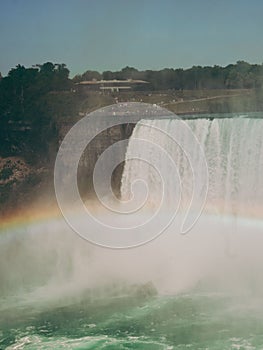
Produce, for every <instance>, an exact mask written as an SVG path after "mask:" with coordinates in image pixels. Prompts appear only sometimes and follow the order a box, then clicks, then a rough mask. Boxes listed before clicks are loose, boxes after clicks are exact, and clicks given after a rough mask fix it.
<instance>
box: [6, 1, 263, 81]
mask: <svg viewBox="0 0 263 350" xmlns="http://www.w3.org/2000/svg"><path fill="white" fill-rule="evenodd" d="M262 18H263V0H246V1H245V0H0V72H1V73H2V75H6V74H7V73H8V71H9V70H10V69H11V68H13V67H15V66H16V65H17V64H22V65H25V66H26V67H30V66H32V65H34V64H37V63H44V62H47V61H51V62H54V63H65V64H66V65H67V67H68V68H69V69H70V72H71V76H74V75H75V74H78V73H79V74H81V73H84V72H85V71H86V70H98V71H100V72H102V71H105V70H120V69H121V68H123V67H125V66H131V67H135V68H137V69H140V70H143V69H162V68H165V67H167V68H187V67H192V66H193V65H201V66H205V65H212V66H213V65H222V66H225V65H227V64H230V63H235V62H236V61H238V60H245V61H247V62H250V63H260V64H261V63H262V62H263V45H262V44H263V38H262V36H263V20H262Z"/></svg>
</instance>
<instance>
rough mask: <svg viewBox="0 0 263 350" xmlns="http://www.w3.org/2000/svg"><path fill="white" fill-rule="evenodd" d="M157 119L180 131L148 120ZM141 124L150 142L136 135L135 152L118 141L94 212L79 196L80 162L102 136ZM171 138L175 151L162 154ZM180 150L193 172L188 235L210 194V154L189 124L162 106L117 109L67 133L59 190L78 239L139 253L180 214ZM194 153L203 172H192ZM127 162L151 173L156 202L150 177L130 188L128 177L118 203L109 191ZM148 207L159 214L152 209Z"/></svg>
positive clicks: (103, 165) (103, 171)
mask: <svg viewBox="0 0 263 350" xmlns="http://www.w3.org/2000/svg"><path fill="white" fill-rule="evenodd" d="M159 118H161V119H162V118H170V119H174V120H177V122H178V123H177V129H176V132H174V131H173V133H171V132H169V130H163V129H162V128H161V127H158V126H154V125H153V124H151V119H159ZM142 119H143V120H142ZM139 121H140V127H142V126H143V128H144V130H145V134H147V138H144V137H140V138H137V137H136V135H134V136H135V137H133V139H132V142H133V143H136V147H132V148H130V147H128V146H129V141H128V140H122V141H119V142H116V143H115V144H113V145H112V146H110V147H108V148H107V149H106V150H105V151H104V152H103V153H102V155H101V156H100V157H99V159H98V160H97V163H96V165H95V168H94V176H93V182H94V188H95V192H96V195H97V198H98V200H99V202H100V204H101V210H100V212H99V214H96V213H94V212H92V211H91V210H90V209H89V208H88V207H87V206H86V205H85V204H84V202H83V200H82V198H81V196H80V194H79V189H78V183H77V171H78V164H79V160H80V158H81V156H82V154H83V152H84V150H85V148H86V147H87V145H88V144H89V143H90V142H91V141H92V139H94V138H95V137H96V136H97V135H99V134H100V133H101V132H102V131H104V130H107V129H109V128H111V127H117V126H118V127H121V126H122V125H126V124H129V123H133V124H134V123H138V122H139ZM167 140H169V142H170V143H171V144H172V145H173V146H172V147H170V149H169V150H168V149H166V148H165V144H166V143H167ZM127 147H128V150H127V152H126V149H127ZM145 148H146V149H147V148H148V149H150V150H151V152H152V153H153V154H154V157H151V158H150V159H147V156H146V157H143V156H142V154H141V153H140V150H141V149H145ZM131 149H132V150H133V152H131ZM178 149H179V152H182V153H183V154H184V157H185V159H186V163H187V166H188V167H189V169H190V170H191V174H192V176H191V177H192V184H191V191H190V192H189V196H188V198H187V199H188V205H187V206H186V207H185V208H183V209H184V211H185V212H184V215H183V221H182V224H181V229H180V232H181V233H187V232H189V231H190V230H191V228H192V227H193V225H194V224H195V222H196V221H197V220H198V218H199V216H200V214H201V212H202V209H203V207H204V204H205V200H206V195H207V191H208V168H207V163H206V159H205V155H204V152H203V149H202V147H201V145H200V143H199V141H198V140H197V138H196V136H195V135H194V133H193V131H192V130H191V128H190V127H189V126H188V125H187V123H185V122H184V121H183V120H181V119H179V118H178V117H177V116H176V115H174V114H172V113H171V112H169V111H167V110H165V109H163V108H160V107H158V106H156V105H149V104H144V103H120V104H116V105H113V106H108V107H105V108H102V109H99V110H97V111H95V112H92V113H91V114H88V115H87V116H85V117H84V118H83V119H81V120H80V121H79V122H77V123H76V124H75V125H74V126H73V127H72V128H71V129H70V131H69V132H68V134H67V135H66V136H65V138H64V140H63V142H62V143H61V146H60V149H59V151H58V154H57V158H56V163H55V169H54V183H55V191H56V197H57V201H58V204H59V207H60V209H61V212H62V214H63V216H64V218H65V220H66V221H67V223H68V224H69V225H70V227H71V228H72V229H73V230H74V231H75V232H76V233H78V234H79V235H80V236H81V237H83V238H85V239H86V240H88V241H90V242H92V243H95V244H98V245H100V246H104V247H110V248H128V247H135V246H138V245H142V244H145V243H146V242H149V241H151V240H152V239H154V238H156V237H157V236H158V235H159V234H161V233H162V232H164V231H165V230H166V228H167V227H168V226H169V225H170V224H171V223H172V222H173V221H174V219H175V216H176V213H177V211H178V208H179V207H181V198H182V196H183V197H184V194H183V193H182V192H183V191H184V187H182V183H181V179H180V173H181V169H180V164H178V159H177V157H176V156H175V155H176V152H178ZM135 150H137V151H135ZM196 154H198V159H199V166H198V168H195V167H194V164H195V162H194V158H195V157H196ZM123 161H125V167H127V166H129V164H130V166H132V162H133V161H137V162H138V161H139V162H141V164H142V166H148V167H149V166H150V167H152V169H154V174H155V176H154V179H155V181H154V182H153V186H155V188H158V191H157V192H158V198H157V197H156V196H155V191H153V188H151V186H149V183H148V182H147V180H148V179H147V178H143V177H140V178H137V179H136V181H132V183H129V182H127V181H128V180H129V179H128V178H126V180H127V181H126V185H125V186H124V184H122V190H121V192H122V193H121V194H122V196H121V199H118V198H116V196H115V194H114V193H113V191H112V189H111V176H112V173H113V171H114V169H115V168H116V166H117V165H119V164H120V163H121V162H123ZM164 161H165V162H167V163H168V164H169V167H170V173H171V174H172V180H173V181H172V187H171V186H170V183H168V178H167V176H166V174H165V173H164V171H163V167H162V165H163V162H164ZM124 172H125V170H124ZM142 173H143V172H142ZM171 192H172V193H173V195H172V196H171ZM168 198H169V201H168ZM171 198H172V200H171ZM149 207H151V209H152V208H154V210H149Z"/></svg>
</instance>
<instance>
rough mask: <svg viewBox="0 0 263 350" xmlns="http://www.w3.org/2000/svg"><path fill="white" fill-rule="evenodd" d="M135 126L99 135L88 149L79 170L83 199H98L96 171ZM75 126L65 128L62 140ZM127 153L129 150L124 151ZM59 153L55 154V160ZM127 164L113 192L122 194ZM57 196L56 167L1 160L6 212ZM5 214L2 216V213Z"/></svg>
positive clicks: (117, 173)
mask: <svg viewBox="0 0 263 350" xmlns="http://www.w3.org/2000/svg"><path fill="white" fill-rule="evenodd" d="M134 126H135V124H122V125H117V126H114V127H111V128H109V129H107V130H105V131H103V132H101V133H100V134H98V135H97V136H96V137H95V138H94V139H93V140H92V141H91V142H90V144H89V145H88V146H87V148H86V149H85V151H84V153H83V155H82V157H81V159H80V162H79V168H78V185H79V191H80V194H81V196H82V197H83V199H85V198H87V197H88V198H92V197H93V196H95V191H94V188H93V170H94V167H95V164H96V162H97V160H98V158H99V156H100V155H101V154H102V153H103V152H104V151H105V150H106V149H107V148H108V147H110V146H111V145H113V144H114V143H116V142H118V141H120V140H124V139H127V138H129V137H130V136H131V134H132V130H133V128H134ZM71 127H72V124H68V125H66V127H64V126H61V129H60V141H62V140H63V138H64V136H65V134H66V133H67V131H68V130H69V129H70V128H71ZM124 151H125V150H124ZM55 156H56V154H54V157H53V156H52V158H55ZM122 170H123V164H120V165H119V166H118V167H117V168H116V169H115V170H114V172H113V174H112V179H111V180H112V181H111V182H112V189H113V191H114V192H115V194H116V195H118V194H119V189H120V180H121V176H122ZM40 195H41V196H43V195H45V196H46V197H52V198H53V200H55V197H54V185H53V166H52V164H50V167H49V168H40V167H39V166H33V165H29V164H28V163H27V162H26V161H25V160H24V159H23V158H21V157H6V158H1V157H0V204H1V206H2V208H3V209H4V210H2V212H4V211H7V212H8V211H12V210H17V209H23V207H27V206H28V205H31V204H32V203H33V202H35V201H38V196H40ZM0 214H1V213H0Z"/></svg>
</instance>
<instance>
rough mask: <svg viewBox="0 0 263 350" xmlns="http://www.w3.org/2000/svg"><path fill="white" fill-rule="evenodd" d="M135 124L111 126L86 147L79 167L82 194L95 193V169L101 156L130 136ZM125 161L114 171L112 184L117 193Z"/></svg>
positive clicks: (79, 182)
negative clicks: (93, 179)
mask: <svg viewBox="0 0 263 350" xmlns="http://www.w3.org/2000/svg"><path fill="white" fill-rule="evenodd" d="M134 126H135V124H122V125H117V126H114V127H111V128H109V129H107V130H105V131H103V132H101V133H100V134H98V135H97V136H96V137H95V138H94V139H93V140H92V141H91V142H90V144H89V145H88V146H87V148H86V149H85V151H84V153H83V155H82V157H81V159H80V162H79V168H78V184H79V190H80V194H81V195H82V196H84V197H85V196H86V195H89V196H90V195H93V194H95V192H94V188H93V181H92V177H93V170H94V167H95V164H96V162H97V160H98V158H99V156H100V155H101V154H102V153H103V152H104V151H105V150H106V149H107V148H108V147H110V146H111V145H113V144H114V143H116V142H118V141H121V140H125V139H127V138H129V137H130V136H131V134H132V130H133V128H134ZM123 165H124V163H121V164H120V165H119V166H118V167H117V168H116V169H115V170H114V172H113V174H112V179H111V184H112V189H113V191H114V192H115V194H116V195H118V194H119V189H120V180H121V176H122V171H123Z"/></svg>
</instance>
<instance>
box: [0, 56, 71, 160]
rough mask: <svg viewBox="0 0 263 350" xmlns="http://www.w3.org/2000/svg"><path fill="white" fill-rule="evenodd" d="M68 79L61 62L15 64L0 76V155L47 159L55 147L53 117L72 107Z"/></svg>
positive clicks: (55, 133) (66, 112)
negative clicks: (4, 74) (6, 73)
mask: <svg viewBox="0 0 263 350" xmlns="http://www.w3.org/2000/svg"><path fill="white" fill-rule="evenodd" d="M72 84H73V83H72V81H71V79H69V70H68V69H67V67H66V65H65V64H53V63H51V62H47V63H44V64H42V65H36V66H34V67H32V68H25V67H24V66H21V65H18V66H16V68H13V69H11V70H10V72H9V73H8V75H7V76H6V77H4V78H1V79H0V122H1V128H0V139H1V143H0V155H1V156H10V155H19V154H22V155H23V157H24V158H27V160H29V161H31V162H37V161H43V162H45V161H47V162H48V161H49V159H48V158H49V154H50V152H49V151H50V147H56V143H57V132H58V131H57V124H56V119H57V118H59V117H61V116H62V117H63V115H68V114H69V113H70V112H71V109H72V108H74V103H73V101H72V98H71V94H67V92H69V91H70V90H71V87H72Z"/></svg>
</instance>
